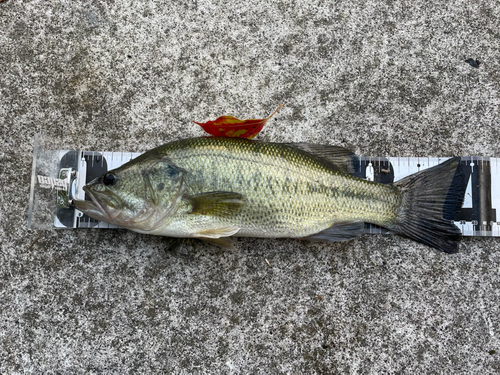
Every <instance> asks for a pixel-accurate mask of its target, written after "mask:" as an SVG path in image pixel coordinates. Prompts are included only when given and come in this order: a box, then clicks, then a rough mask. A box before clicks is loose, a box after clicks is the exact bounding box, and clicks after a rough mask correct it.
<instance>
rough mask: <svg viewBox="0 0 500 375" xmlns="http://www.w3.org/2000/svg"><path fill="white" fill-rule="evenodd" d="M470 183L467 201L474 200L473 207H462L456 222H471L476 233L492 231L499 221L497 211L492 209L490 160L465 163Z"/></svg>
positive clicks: (466, 176)
mask: <svg viewBox="0 0 500 375" xmlns="http://www.w3.org/2000/svg"><path fill="white" fill-rule="evenodd" d="M462 165H463V170H464V174H465V178H466V180H467V181H468V186H467V191H466V193H465V194H466V195H467V197H466V199H469V200H470V199H472V207H462V209H461V210H460V212H459V213H458V214H457V215H456V216H455V221H459V222H461V224H462V223H463V224H465V223H466V222H471V224H472V225H473V227H474V230H475V231H491V230H492V224H493V223H495V222H496V221H497V213H496V209H495V208H493V207H492V199H491V196H492V188H491V164H490V162H489V161H488V160H485V161H479V160H476V161H475V162H474V161H471V162H463V161H462Z"/></svg>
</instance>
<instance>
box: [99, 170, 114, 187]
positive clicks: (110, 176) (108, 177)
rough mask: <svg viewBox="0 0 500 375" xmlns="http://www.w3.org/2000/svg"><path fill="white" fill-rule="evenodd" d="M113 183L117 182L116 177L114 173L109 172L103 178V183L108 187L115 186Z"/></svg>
mask: <svg viewBox="0 0 500 375" xmlns="http://www.w3.org/2000/svg"><path fill="white" fill-rule="evenodd" d="M113 182H115V175H114V174H113V173H110V172H108V173H106V174H105V175H104V177H103V178H102V183H103V184H104V185H106V186H107V185H113Z"/></svg>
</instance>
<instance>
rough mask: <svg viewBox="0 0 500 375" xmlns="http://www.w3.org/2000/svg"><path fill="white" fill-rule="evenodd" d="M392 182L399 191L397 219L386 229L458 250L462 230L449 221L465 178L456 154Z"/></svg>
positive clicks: (460, 198)
mask: <svg viewBox="0 0 500 375" xmlns="http://www.w3.org/2000/svg"><path fill="white" fill-rule="evenodd" d="M395 185H396V186H397V187H398V188H399V191H400V192H401V194H402V203H401V206H400V208H399V210H398V216H399V217H400V220H399V222H397V223H396V224H394V225H392V226H391V227H390V228H389V229H391V230H393V231H394V232H397V233H398V234H401V235H403V236H406V237H409V238H411V239H413V240H415V241H418V242H422V243H424V244H426V245H428V246H431V247H434V248H436V249H438V250H441V251H444V252H446V253H456V252H458V241H459V240H460V239H461V237H462V233H461V232H460V230H459V229H458V227H457V226H456V225H455V224H454V223H453V218H454V217H455V214H456V213H457V212H458V211H459V210H460V208H461V207H462V204H463V201H464V196H465V190H466V187H467V182H466V181H465V176H464V173H463V171H462V167H461V166H460V157H455V158H451V159H449V160H447V161H445V162H443V163H441V164H439V165H436V166H435V167H432V168H429V169H426V170H423V171H421V172H418V173H415V174H413V175H410V176H408V177H406V178H404V179H402V180H400V181H398V182H396V183H395Z"/></svg>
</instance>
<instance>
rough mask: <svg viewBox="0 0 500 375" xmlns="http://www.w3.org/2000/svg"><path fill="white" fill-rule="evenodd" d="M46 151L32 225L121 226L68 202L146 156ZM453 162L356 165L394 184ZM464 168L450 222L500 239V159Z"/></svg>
mask: <svg viewBox="0 0 500 375" xmlns="http://www.w3.org/2000/svg"><path fill="white" fill-rule="evenodd" d="M35 143H36V141H35ZM43 152H45V153H47V151H46V150H40V149H38V148H37V147H35V155H34V159H33V174H32V181H31V193H30V209H29V215H28V216H29V217H28V223H29V225H28V226H29V227H30V228H31V227H33V228H40V229H49V228H119V227H118V226H116V225H114V224H108V223H105V222H101V221H98V220H95V219H93V218H91V217H89V216H87V215H85V214H83V213H82V212H80V211H78V210H76V209H75V208H72V207H68V206H70V205H68V202H69V201H70V200H72V199H81V200H83V199H85V192H84V191H83V189H82V188H83V186H84V185H85V184H87V183H88V182H90V181H92V180H93V179H95V178H97V177H99V176H101V175H102V174H104V173H105V172H106V171H108V170H111V169H115V168H118V167H120V166H121V165H123V164H124V163H126V162H128V161H130V160H132V159H133V158H135V157H137V156H139V155H140V153H133V152H95V151H51V152H50V155H49V156H50V157H48V156H47V155H41V153H43ZM447 159H448V158H446V157H443V158H434V157H428V158H421V157H363V156H361V157H356V159H355V161H354V170H355V173H354V175H355V176H357V177H359V178H364V179H368V180H371V181H376V182H380V183H391V182H394V181H398V180H400V179H402V178H404V177H406V176H408V175H411V174H413V173H416V172H419V171H421V170H424V169H426V168H429V167H433V166H435V165H437V164H439V163H442V162H443V161H445V160H447ZM461 165H462V168H463V171H464V174H465V178H466V179H467V181H468V185H467V190H466V193H465V199H464V205H463V207H462V209H461V211H460V212H459V213H458V214H457V215H455V217H454V218H450V220H452V221H453V222H454V223H455V224H456V225H457V226H458V228H459V229H460V230H461V231H462V234H463V235H464V236H493V237H500V158H490V157H481V156H480V157H469V156H467V157H462V160H461ZM49 191H50V193H49ZM365 232H366V233H375V234H376V233H388V232H389V231H388V230H386V229H384V228H381V227H378V226H376V225H372V224H366V225H365Z"/></svg>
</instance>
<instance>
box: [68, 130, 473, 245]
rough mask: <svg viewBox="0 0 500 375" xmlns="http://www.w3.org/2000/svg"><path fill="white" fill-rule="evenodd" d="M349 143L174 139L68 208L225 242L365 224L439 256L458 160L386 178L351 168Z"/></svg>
mask: <svg viewBox="0 0 500 375" xmlns="http://www.w3.org/2000/svg"><path fill="white" fill-rule="evenodd" d="M354 159H355V155H354V154H353V153H352V152H351V151H350V150H348V149H346V148H343V147H340V146H332V145H316V144H311V143H271V142H261V141H254V140H248V139H243V138H223V137H203V138H189V139H182V140H178V141H173V142H170V143H167V144H164V145H162V146H159V147H156V148H154V149H152V150H150V151H147V152H145V153H144V154H142V155H140V156H138V157H136V158H135V159H133V160H131V161H129V162H128V163H126V164H124V165H122V166H121V167H119V168H116V169H113V170H110V171H108V172H106V173H104V174H103V175H102V176H100V177H98V178H96V179H94V180H93V181H91V182H90V183H88V184H87V185H85V187H84V188H83V190H84V191H85V194H86V199H85V200H76V201H75V202H74V205H75V208H76V209H78V210H80V211H81V212H83V213H84V214H86V215H88V216H90V217H92V218H94V219H96V220H101V221H104V222H107V223H111V224H117V225H119V226H121V227H124V228H128V229H130V230H132V231H135V232H139V233H146V234H152V235H159V236H167V237H176V238H181V239H185V238H197V239H201V240H204V241H206V242H209V243H212V244H215V245H218V246H220V247H223V248H227V249H234V245H233V243H232V241H231V237H232V236H237V237H260V238H298V239H304V240H311V241H331V242H336V241H345V240H350V239H353V238H356V237H358V236H360V235H362V234H363V232H364V226H365V223H372V224H375V225H379V226H381V227H384V228H387V229H389V230H390V231H392V232H394V233H397V234H399V235H402V236H405V237H409V238H411V239H413V240H415V241H418V242H421V243H423V244H426V245H428V246H430V247H432V248H435V249H437V250H440V251H444V252H446V253H456V252H457V251H458V247H459V241H460V239H461V232H460V230H459V229H458V227H457V226H456V225H455V224H454V223H453V221H452V220H451V219H452V218H453V215H454V214H455V213H456V212H458V210H459V209H460V207H461V206H462V203H463V200H464V195H465V188H466V183H465V179H464V178H463V171H461V167H460V157H454V158H450V159H448V160H446V161H444V162H443V163H441V164H439V165H436V166H434V167H432V168H429V169H426V170H423V171H420V172H417V173H415V174H412V175H410V176H408V177H405V178H403V179H402V180H399V181H397V182H395V183H392V184H380V183H377V182H373V181H368V180H365V179H362V178H358V177H356V176H354V175H353V162H354Z"/></svg>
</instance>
